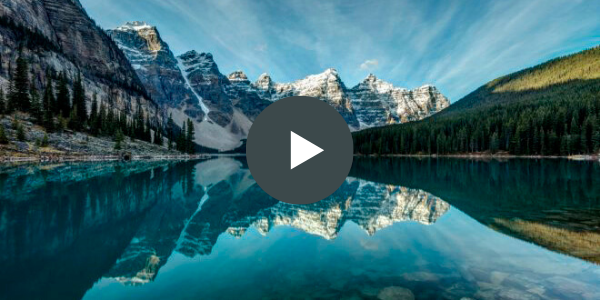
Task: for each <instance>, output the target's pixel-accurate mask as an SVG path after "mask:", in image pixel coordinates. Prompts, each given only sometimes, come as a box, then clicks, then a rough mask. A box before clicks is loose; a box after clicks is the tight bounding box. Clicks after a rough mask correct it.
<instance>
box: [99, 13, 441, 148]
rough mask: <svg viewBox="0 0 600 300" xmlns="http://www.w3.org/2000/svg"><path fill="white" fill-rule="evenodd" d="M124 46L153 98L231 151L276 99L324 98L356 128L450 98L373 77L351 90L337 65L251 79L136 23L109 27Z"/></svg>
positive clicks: (425, 110) (407, 116) (423, 111)
mask: <svg viewBox="0 0 600 300" xmlns="http://www.w3.org/2000/svg"><path fill="white" fill-rule="evenodd" d="M107 32H108V34H109V35H110V36H111V37H112V38H113V39H114V40H115V42H116V44H117V45H118V46H119V47H120V48H121V49H122V50H123V52H124V53H125V55H126V56H127V58H128V59H129V61H130V62H131V64H132V65H133V67H134V69H135V71H136V72H137V74H138V75H139V77H140V79H141V80H142V82H143V84H144V86H145V87H146V89H147V90H148V91H149V92H150V94H151V95H152V97H153V99H154V100H155V101H156V102H157V103H158V104H159V105H160V106H161V107H162V108H164V109H165V110H166V111H168V112H169V113H171V114H172V115H173V119H174V120H175V122H176V123H177V124H181V123H182V122H183V121H185V120H186V119H187V118H191V119H192V120H193V122H194V126H195V130H196V138H195V141H196V142H197V143H198V144H200V145H201V146H204V147H209V148H213V149H218V150H232V149H235V148H238V147H240V146H242V140H243V139H245V138H246V137H247V134H248V131H249V129H250V127H251V125H252V122H253V121H254V120H255V118H256V117H257V116H258V115H259V114H260V113H261V112H262V110H264V109H265V108H266V107H267V106H269V104H271V103H272V102H273V101H277V100H279V99H282V98H286V97H290V96H310V97H315V98H319V99H322V100H324V101H326V102H327V103H329V104H330V105H331V106H332V107H334V108H335V109H336V110H337V111H338V112H339V113H340V114H341V115H342V116H343V117H344V119H345V120H346V122H347V123H348V126H349V127H350V128H351V129H352V130H359V129H364V128H370V127H375V126H382V125H386V124H390V123H402V122H409V121H414V120H420V119H422V118H424V117H427V116H430V115H431V114H434V113H437V112H439V111H441V110H442V109H444V108H445V107H447V106H448V105H449V101H448V99H447V98H446V97H444V96H443V95H442V94H441V93H440V92H439V91H438V90H437V89H435V87H432V86H424V87H421V88H418V89H416V90H414V91H409V90H406V89H400V88H395V87H393V86H392V85H391V84H389V83H385V82H383V81H381V80H376V79H375V80H373V82H370V81H369V80H370V78H371V77H369V78H367V79H366V80H365V81H364V82H363V83H361V84H359V85H357V86H356V87H354V88H352V89H349V88H347V87H346V86H345V84H344V82H343V81H342V79H341V78H340V76H339V74H338V72H337V71H336V70H335V69H327V70H325V71H324V72H323V73H321V74H316V75H311V76H308V77H306V78H304V79H301V80H298V81H295V82H291V83H277V82H275V81H273V79H272V78H271V77H270V76H269V75H268V74H263V75H261V76H260V77H259V78H258V80H256V81H255V82H251V80H250V79H248V77H247V76H246V74H244V72H243V71H235V72H232V73H231V74H229V75H227V76H226V75H224V74H222V73H221V71H220V70H219V67H218V65H217V63H216V62H215V60H214V57H213V56H212V54H210V53H199V52H196V51H189V52H186V53H184V54H182V55H180V56H178V57H175V56H174V55H173V53H172V52H171V51H170V50H169V46H168V45H167V44H166V43H165V42H164V40H162V39H161V37H160V34H159V33H158V30H157V29H156V28H155V27H153V26H151V25H148V24H147V23H144V22H130V23H127V24H125V25H123V26H120V27H118V28H116V29H113V30H109V31H107Z"/></svg>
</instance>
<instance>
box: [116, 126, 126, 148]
mask: <svg viewBox="0 0 600 300" xmlns="http://www.w3.org/2000/svg"><path fill="white" fill-rule="evenodd" d="M114 141H115V150H121V149H122V147H123V145H122V143H123V142H124V141H125V136H124V135H123V131H121V129H120V128H119V129H117V131H115V137H114Z"/></svg>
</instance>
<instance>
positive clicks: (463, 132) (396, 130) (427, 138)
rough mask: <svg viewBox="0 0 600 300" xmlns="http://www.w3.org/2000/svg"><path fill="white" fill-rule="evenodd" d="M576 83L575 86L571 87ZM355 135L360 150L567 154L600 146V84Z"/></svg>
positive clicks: (391, 152) (576, 153)
mask: <svg viewBox="0 0 600 300" xmlns="http://www.w3.org/2000/svg"><path fill="white" fill-rule="evenodd" d="M571 88H573V87H571ZM573 89H574V90H572V91H569V92H568V93H567V92H561V93H558V94H554V95H552V96H548V97H545V98H543V99H538V100H536V101H525V102H524V101H519V102H514V103H509V104H497V105H493V106H488V107H482V108H478V109H471V110H469V111H465V112H461V113H459V114H455V115H451V116H433V117H430V118H428V119H425V120H423V121H419V122H414V123H406V124H399V125H392V126H387V127H380V128H373V129H367V130H364V131H360V132H356V133H354V134H353V138H354V149H355V150H354V151H355V152H356V153H357V154H366V155H368V154H377V155H390V154H427V155H430V154H440V155H445V154H460V153H482V152H488V153H492V154H495V153H498V152H505V153H506V152H508V153H509V154H513V155H544V156H568V155H578V154H593V153H598V152H599V151H600V87H599V86H598V85H593V84H592V85H590V86H588V87H587V90H580V89H579V87H575V88H573Z"/></svg>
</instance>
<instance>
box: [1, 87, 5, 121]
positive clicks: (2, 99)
mask: <svg viewBox="0 0 600 300" xmlns="http://www.w3.org/2000/svg"><path fill="white" fill-rule="evenodd" d="M5 111H6V100H5V99H4V90H3V89H2V88H0V115H2V114H4V112H5Z"/></svg>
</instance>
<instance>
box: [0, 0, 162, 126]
mask: <svg viewBox="0 0 600 300" xmlns="http://www.w3.org/2000/svg"><path fill="white" fill-rule="evenodd" d="M0 40H2V47H1V48H0V86H1V87H2V88H3V90H4V91H7V90H9V88H8V79H9V78H10V76H11V75H10V71H11V69H12V68H14V66H15V65H17V64H16V61H17V58H18V57H19V56H22V57H23V58H25V59H26V60H27V61H28V62H29V67H30V69H31V70H30V74H29V76H30V79H31V85H32V86H33V87H35V88H36V89H37V90H38V91H42V90H43V88H44V85H45V83H46V79H47V78H46V77H47V74H50V76H51V77H54V78H56V77H57V74H58V73H59V72H64V73H65V74H66V76H67V78H68V81H69V83H68V84H69V86H72V83H73V81H74V80H75V79H76V78H77V77H78V75H81V77H82V81H83V86H84V89H85V93H86V95H85V96H86V97H85V98H86V100H87V103H86V105H87V106H88V107H89V106H91V99H93V97H94V95H96V97H97V99H98V101H99V103H100V104H104V105H105V106H106V107H107V108H110V109H112V111H113V112H114V113H115V114H118V113H120V112H122V113H125V114H126V115H127V116H129V117H131V116H132V115H133V112H137V111H138V110H141V111H143V112H144V114H145V115H146V116H149V117H150V118H151V119H152V122H153V123H156V122H158V121H159V119H160V118H161V116H160V112H159V108H158V106H157V105H156V103H154V102H153V101H152V100H151V99H150V97H149V96H148V95H147V93H146V89H145V86H144V85H143V84H142V82H141V81H140V79H139V78H138V76H137V73H136V72H135V70H134V69H133V67H132V66H131V64H130V63H129V61H128V60H127V58H126V57H125V55H123V53H122V52H121V50H120V49H119V48H118V47H117V45H116V44H115V43H114V42H113V41H112V39H111V38H110V37H109V36H108V35H107V34H106V33H105V32H104V31H103V30H102V29H100V28H99V27H98V26H96V24H95V22H94V21H93V20H92V19H90V17H89V16H88V15H87V13H86V12H85V10H84V9H83V7H82V6H81V4H80V3H79V1H78V0H43V1H42V0H26V1H22V0H6V1H2V2H1V3H0ZM38 93H41V92H38ZM88 111H89V108H88Z"/></svg>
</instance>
